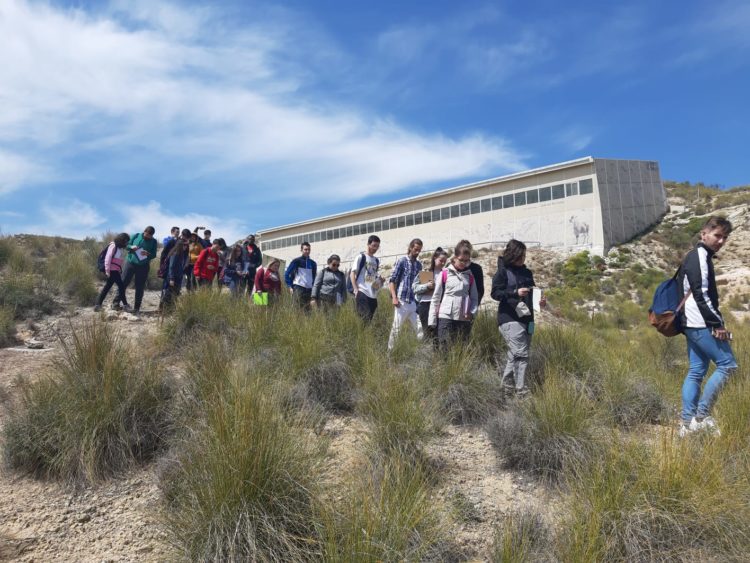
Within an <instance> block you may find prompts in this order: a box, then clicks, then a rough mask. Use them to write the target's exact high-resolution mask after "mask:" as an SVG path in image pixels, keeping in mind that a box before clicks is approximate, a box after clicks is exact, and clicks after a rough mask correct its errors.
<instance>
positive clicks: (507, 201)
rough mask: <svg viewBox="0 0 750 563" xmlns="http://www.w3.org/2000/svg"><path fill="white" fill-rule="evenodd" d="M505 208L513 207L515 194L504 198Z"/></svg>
mask: <svg viewBox="0 0 750 563" xmlns="http://www.w3.org/2000/svg"><path fill="white" fill-rule="evenodd" d="M503 207H504V208H507V207H513V194H508V195H504V196H503Z"/></svg>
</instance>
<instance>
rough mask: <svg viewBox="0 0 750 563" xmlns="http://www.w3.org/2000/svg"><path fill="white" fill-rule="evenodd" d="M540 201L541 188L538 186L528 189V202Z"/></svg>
mask: <svg viewBox="0 0 750 563" xmlns="http://www.w3.org/2000/svg"><path fill="white" fill-rule="evenodd" d="M538 202H539V190H537V189H536V188H535V189H533V190H526V203H538Z"/></svg>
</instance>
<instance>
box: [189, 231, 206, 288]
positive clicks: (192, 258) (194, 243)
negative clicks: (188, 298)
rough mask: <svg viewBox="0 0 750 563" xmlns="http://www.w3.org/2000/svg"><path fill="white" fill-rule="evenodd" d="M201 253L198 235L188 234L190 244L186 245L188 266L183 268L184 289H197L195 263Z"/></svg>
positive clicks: (195, 233) (201, 245)
mask: <svg viewBox="0 0 750 563" xmlns="http://www.w3.org/2000/svg"><path fill="white" fill-rule="evenodd" d="M201 252H203V244H202V243H201V241H200V239H199V238H198V233H197V232H195V231H193V232H192V233H190V243H189V245H188V264H187V266H186V267H185V277H186V278H187V281H186V284H185V288H186V289H187V290H188V291H192V290H193V289H196V288H197V287H198V280H196V279H195V263H196V262H197V261H198V257H199V256H200V255H201Z"/></svg>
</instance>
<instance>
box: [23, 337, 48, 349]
mask: <svg viewBox="0 0 750 563" xmlns="http://www.w3.org/2000/svg"><path fill="white" fill-rule="evenodd" d="M24 345H25V346H26V347H27V348H29V349H30V350H41V349H42V348H44V342H39V340H36V339H34V338H31V339H29V340H27V341H26V342H24Z"/></svg>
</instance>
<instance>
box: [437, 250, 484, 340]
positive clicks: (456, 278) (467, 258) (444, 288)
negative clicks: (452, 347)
mask: <svg viewBox="0 0 750 563" xmlns="http://www.w3.org/2000/svg"><path fill="white" fill-rule="evenodd" d="M470 265H471V250H470V249H469V247H467V246H465V245H461V244H460V243H459V245H458V246H456V249H455V250H454V252H453V258H452V259H451V264H450V266H448V267H447V268H443V270H442V271H441V272H440V275H439V276H438V277H437V278H436V279H437V282H436V283H435V290H434V292H433V296H432V302H431V305H430V316H429V321H428V323H429V325H430V326H431V327H433V330H434V328H435V327H437V334H438V341H439V343H440V347H441V348H443V349H447V348H448V345H449V344H451V343H452V342H453V341H455V340H457V339H458V340H460V341H462V342H467V341H468V339H469V333H470V332H471V321H472V319H473V318H474V315H476V314H477V310H478V308H479V298H478V294H477V284H476V280H475V279H474V275H473V274H472V273H471V270H470V268H469V266H470Z"/></svg>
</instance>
